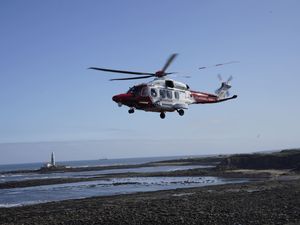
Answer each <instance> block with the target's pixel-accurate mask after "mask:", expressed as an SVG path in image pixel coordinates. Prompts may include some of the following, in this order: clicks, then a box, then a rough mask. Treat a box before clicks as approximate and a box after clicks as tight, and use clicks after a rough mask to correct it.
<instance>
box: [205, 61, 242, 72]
mask: <svg viewBox="0 0 300 225" xmlns="http://www.w3.org/2000/svg"><path fill="white" fill-rule="evenodd" d="M233 63H239V61H230V62H225V63H218V64H215V65H212V66H202V67H199V70H203V69H207V68H212V67H218V66H224V65H228V64H233Z"/></svg>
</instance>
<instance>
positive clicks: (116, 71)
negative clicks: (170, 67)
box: [89, 67, 155, 76]
mask: <svg viewBox="0 0 300 225" xmlns="http://www.w3.org/2000/svg"><path fill="white" fill-rule="evenodd" d="M89 69H92V70H101V71H105V72H112V73H126V74H132V75H151V76H152V75H155V73H144V72H133V71H126V70H112V69H105V68H98V67H90V68H89Z"/></svg>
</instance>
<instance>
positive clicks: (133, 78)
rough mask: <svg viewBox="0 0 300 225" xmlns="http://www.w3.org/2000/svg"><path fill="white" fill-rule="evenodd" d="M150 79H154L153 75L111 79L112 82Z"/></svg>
mask: <svg viewBox="0 0 300 225" xmlns="http://www.w3.org/2000/svg"><path fill="white" fill-rule="evenodd" d="M149 77H154V76H153V75H148V76H141V77H125V78H116V79H110V81H114V80H137V79H145V78H149Z"/></svg>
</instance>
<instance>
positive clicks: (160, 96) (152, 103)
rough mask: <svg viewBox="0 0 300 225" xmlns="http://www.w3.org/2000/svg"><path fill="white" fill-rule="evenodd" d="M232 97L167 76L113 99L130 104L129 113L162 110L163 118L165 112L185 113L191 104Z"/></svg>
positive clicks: (139, 85)
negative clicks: (192, 86)
mask: <svg viewBox="0 0 300 225" xmlns="http://www.w3.org/2000/svg"><path fill="white" fill-rule="evenodd" d="M232 98H236V96H233V97H231V98H220V97H219V96H218V95H214V94H209V93H204V92H198V91H192V90H190V88H189V86H188V85H187V84H184V83H181V82H178V81H175V80H171V79H165V78H156V79H154V80H153V81H150V82H149V83H144V84H138V85H136V86H133V87H132V88H130V89H129V91H128V92H127V93H123V94H118V95H115V96H113V98H112V100H113V101H115V102H116V103H118V105H119V106H121V105H126V106H128V107H129V108H130V109H129V111H128V112H129V113H133V112H134V110H135V109H137V110H144V111H149V112H160V113H161V118H164V117H165V112H174V111H177V112H178V113H179V115H181V116H182V115H183V114H184V110H186V109H188V107H189V105H190V104H207V103H218V102H221V101H226V100H229V99H232Z"/></svg>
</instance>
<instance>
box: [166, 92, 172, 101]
mask: <svg viewBox="0 0 300 225" xmlns="http://www.w3.org/2000/svg"><path fill="white" fill-rule="evenodd" d="M167 97H168V98H169V99H171V98H172V91H170V90H167Z"/></svg>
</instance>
